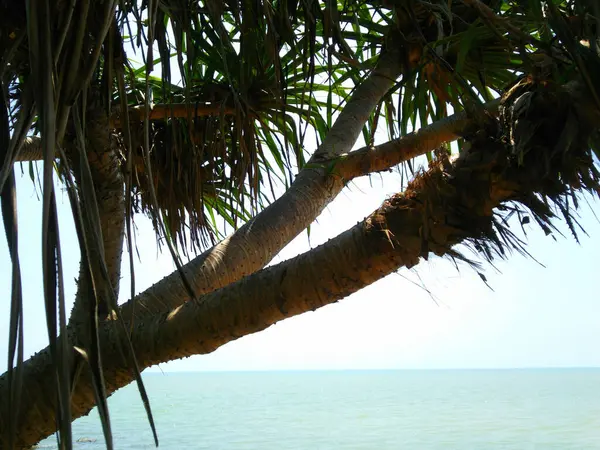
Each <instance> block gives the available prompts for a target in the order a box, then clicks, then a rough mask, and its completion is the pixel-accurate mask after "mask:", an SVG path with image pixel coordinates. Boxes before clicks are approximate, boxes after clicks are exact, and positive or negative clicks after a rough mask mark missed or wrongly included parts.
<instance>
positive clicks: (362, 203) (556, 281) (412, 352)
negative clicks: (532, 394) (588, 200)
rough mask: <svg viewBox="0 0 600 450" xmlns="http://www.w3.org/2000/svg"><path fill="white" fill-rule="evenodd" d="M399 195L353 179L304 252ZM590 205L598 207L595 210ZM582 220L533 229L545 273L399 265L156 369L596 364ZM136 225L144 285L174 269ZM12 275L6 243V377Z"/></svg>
mask: <svg viewBox="0 0 600 450" xmlns="http://www.w3.org/2000/svg"><path fill="white" fill-rule="evenodd" d="M18 178H19V180H18V200H19V213H20V221H19V222H20V233H21V247H20V248H21V264H22V268H23V274H24V296H25V300H24V301H25V346H26V354H27V355H30V354H31V353H33V352H34V351H37V350H39V349H40V348H42V347H43V346H45V345H46V343H47V335H46V325H45V318H44V306H43V299H42V286H41V277H40V275H41V265H40V243H41V231H40V227H41V225H40V209H41V208H40V207H41V203H40V201H39V200H38V199H37V198H36V194H35V192H34V187H33V184H32V183H31V181H30V180H29V178H28V176H27V175H25V176H24V177H21V176H20V175H18ZM399 188H400V185H399V178H398V177H397V176H394V175H387V176H386V178H385V179H384V180H383V181H382V179H381V177H379V176H373V177H372V179H371V181H370V182H369V180H368V179H363V180H360V181H359V182H358V183H357V184H356V185H355V186H353V187H352V188H350V189H346V190H345V191H344V192H343V193H342V194H341V195H340V197H339V198H338V199H337V200H336V201H335V202H334V203H333V204H332V205H331V206H330V207H329V208H328V209H327V210H326V211H325V213H324V214H323V215H322V216H321V217H320V218H319V221H318V224H316V225H314V226H313V228H312V232H311V240H310V245H312V246H313V247H314V246H316V245H318V244H320V243H321V242H323V241H325V240H327V239H328V238H331V237H333V236H335V235H337V234H338V233H339V232H341V231H343V230H345V229H347V228H348V227H350V226H352V225H354V224H355V223H356V222H358V221H359V220H362V218H364V216H366V215H367V214H369V213H370V212H371V211H372V210H373V209H375V208H376V207H377V206H378V205H379V204H380V203H381V201H382V200H383V199H385V198H386V196H388V195H390V194H392V193H393V192H395V191H397V190H399ZM58 202H59V215H60V223H61V241H62V243H63V255H64V258H65V261H64V265H65V279H66V280H67V283H68V288H67V292H66V293H67V299H68V300H70V299H72V297H73V292H74V279H75V278H76V276H77V270H78V246H77V239H76V236H75V232H74V229H73V226H72V222H71V213H70V211H69V208H68V200H67V197H66V194H64V193H62V192H61V193H59V200H58ZM584 203H585V202H584ZM592 205H593V206H594V207H595V208H596V209H600V208H598V206H599V203H597V202H595V203H593V204H592ZM581 223H582V224H583V225H584V227H585V228H586V230H587V231H588V232H589V234H590V236H591V237H587V236H585V235H582V236H581V243H582V245H581V246H579V245H577V244H576V243H575V242H574V241H573V240H572V239H571V238H570V237H569V235H568V232H567V233H566V238H560V237H559V238H558V241H557V242H555V241H554V240H553V239H552V238H550V237H545V236H544V235H543V233H542V232H541V231H539V230H537V229H532V232H531V233H530V236H529V238H530V246H529V251H530V252H531V253H532V254H533V255H534V256H535V257H536V258H537V259H538V261H540V262H541V263H543V264H544V265H545V266H546V267H545V268H544V267H542V266H540V265H539V264H537V263H536V262H534V261H532V260H528V259H525V258H523V257H522V256H519V255H516V254H515V255H513V256H512V257H510V259H509V260H508V261H503V262H498V263H497V264H496V268H497V269H498V270H495V269H494V268H493V267H491V266H489V265H488V266H486V276H487V279H488V281H489V284H490V285H491V287H492V288H493V289H494V290H493V291H492V290H490V289H489V288H487V287H486V286H485V285H484V284H483V283H482V281H481V280H480V278H479V277H478V275H477V274H476V273H475V272H474V271H473V270H472V269H470V268H468V267H466V266H463V267H461V268H460V271H459V272H457V271H456V269H455V268H454V266H453V264H452V263H451V262H449V261H447V260H443V259H440V258H432V259H431V260H430V261H429V262H422V263H421V264H420V265H419V266H418V267H417V268H416V270H411V271H408V270H405V269H403V270H401V271H400V272H399V274H394V275H391V276H389V277H387V278H386V279H384V280H381V281H379V282H378V283H375V284H373V285H372V286H370V287H368V288H366V289H364V290H363V291H361V292H359V293H356V294H354V295H352V296H351V297H349V298H347V299H345V300H343V301H341V302H339V303H337V304H334V305H331V306H327V307H325V308H322V309H321V310H318V311H316V312H309V313H306V314H303V315H301V316H299V317H295V318H292V319H288V320H286V321H284V322H281V323H278V324H276V325H275V326H273V327H271V328H269V329H268V330H266V331H263V332H261V333H258V334H255V335H251V336H247V337H244V338H242V339H240V340H238V341H235V342H232V343H230V344H227V345H225V346H224V347H222V348H220V349H219V350H217V351H216V352H214V353H213V354H211V355H204V356H195V357H192V358H188V359H186V360H181V361H177V362H172V363H169V364H163V365H161V366H160V369H162V370H164V371H174V370H269V369H350V368H356V369H357V368H360V369H369V368H377V369H379V368H463V367H485V368H490V367H548V366H560V367H563V366H600V351H599V350H598V349H597V343H598V342H600V314H599V313H600V304H599V301H600V296H599V295H598V292H597V291H598V278H596V277H597V276H598V275H597V273H598V270H597V259H596V254H597V251H598V250H599V249H600V245H599V244H600V224H599V223H598V221H597V219H596V218H595V217H594V215H593V214H592V212H591V211H590V210H589V208H588V207H587V206H584V207H583V210H582V219H581ZM137 224H138V227H139V233H140V234H139V236H138V246H139V250H140V253H141V256H142V260H143V264H139V263H137V266H136V268H137V274H136V283H137V287H138V290H142V289H145V288H146V287H148V286H150V285H152V284H153V283H155V282H156V281H158V280H159V279H160V278H161V277H162V276H164V275H166V274H168V273H170V272H171V271H172V270H173V264H172V262H171V261H170V257H169V256H168V254H166V253H165V254H163V255H159V256H158V257H157V249H156V245H155V240H154V236H153V233H152V230H151V227H150V223H149V221H148V220H146V219H143V218H141V217H139V218H137ZM310 245H309V243H308V240H307V237H306V234H303V235H302V236H299V237H298V238H297V239H296V240H295V241H294V242H293V243H292V244H290V245H289V246H288V247H287V248H286V249H285V250H284V251H283V252H282V254H281V255H280V256H279V257H278V258H277V259H276V262H278V261H281V260H283V259H287V258H288V257H292V256H294V255H296V254H298V253H299V252H302V251H306V250H308V249H309V248H310ZM9 276H10V271H9V258H8V251H7V248H6V241H5V238H4V236H2V239H0V286H2V288H3V289H4V292H5V301H4V302H2V305H3V306H2V308H3V310H2V311H0V317H1V319H0V333H2V335H3V336H5V338H4V339H3V341H2V342H3V345H2V346H0V370H2V371H3V370H4V369H5V368H6V342H7V341H6V337H7V335H8V334H7V333H8V331H7V325H8V313H9V302H8V296H9V291H10V278H9ZM123 276H124V279H123V282H122V285H121V298H125V296H126V293H127V292H128V290H129V289H128V288H129V286H128V275H127V271H126V270H125V271H124V273H123ZM419 285H422V286H424V288H423V287H419ZM425 289H427V290H429V292H430V293H431V294H430V293H428V292H426V290H425ZM432 296H433V298H432ZM434 299H435V301H434ZM436 302H437V304H436ZM152 370H159V368H153V369H152Z"/></svg>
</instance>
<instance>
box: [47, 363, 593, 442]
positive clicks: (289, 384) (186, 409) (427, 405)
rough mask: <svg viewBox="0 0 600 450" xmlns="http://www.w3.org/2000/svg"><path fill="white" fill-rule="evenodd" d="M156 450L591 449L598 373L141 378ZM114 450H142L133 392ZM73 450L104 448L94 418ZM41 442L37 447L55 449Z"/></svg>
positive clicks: (117, 414) (86, 421)
mask: <svg viewBox="0 0 600 450" xmlns="http://www.w3.org/2000/svg"><path fill="white" fill-rule="evenodd" d="M144 378H145V382H146V387H147V389H148V392H149V396H150V400H151V403H152V408H153V411H154V415H155V419H156V425H157V427H158V433H159V439H160V448H167V449H232V450H242V449H243V450H249V449H436V450H437V449H561V450H562V449H600V369H540V370H447V371H339V372H338V371H335V372H334V371H331V372H226V373H167V374H145V375H144ZM109 405H110V408H111V410H110V411H111V418H112V421H113V432H114V436H115V448H117V449H144V448H153V441H152V435H151V432H150V429H149V426H148V424H147V421H146V419H145V415H144V409H143V406H142V404H141V401H140V400H139V395H138V393H137V391H136V389H135V387H134V386H133V385H130V386H128V387H127V388H125V389H122V390H120V391H119V392H117V393H116V394H115V395H114V396H112V397H111V398H110V400H109ZM73 432H74V438H75V439H84V440H89V441H92V442H89V441H87V442H80V443H78V444H77V446H76V448H78V449H90V450H92V449H98V448H104V444H103V440H102V434H101V430H100V425H99V422H98V419H97V414H96V412H95V410H94V411H93V412H92V413H91V414H90V415H89V417H84V418H82V419H79V420H78V421H77V422H75V424H74V430H73ZM54 442H55V441H53V440H52V439H47V440H45V441H43V442H42V443H41V445H40V447H41V448H55V447H56V446H55V445H53V443H54Z"/></svg>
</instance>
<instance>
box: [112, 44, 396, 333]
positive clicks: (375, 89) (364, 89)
mask: <svg viewBox="0 0 600 450" xmlns="http://www.w3.org/2000/svg"><path fill="white" fill-rule="evenodd" d="M402 69H403V66H402V60H401V58H400V56H399V55H398V53H397V52H395V51H393V52H389V53H387V54H384V55H383V56H382V58H381V60H380V63H379V64H378V66H377V68H376V69H375V70H374V71H373V72H372V73H371V74H370V75H369V77H368V78H367V79H366V80H365V81H364V82H363V83H362V84H360V85H359V86H357V88H356V90H355V92H354V94H353V95H352V97H351V98H350V100H349V101H348V104H347V105H346V106H345V107H344V109H343V110H342V112H341V113H340V115H339V117H338V118H337V120H336V121H335V123H334V125H333V126H332V128H331V130H330V131H329V133H327V137H326V138H325V140H324V142H323V143H322V145H321V146H320V147H319V149H317V151H316V152H315V154H314V155H313V157H312V158H311V160H310V161H309V162H308V164H307V167H306V168H304V169H302V170H301V171H300V173H299V174H298V176H297V177H296V180H295V181H294V183H292V186H291V187H290V188H289V189H288V190H287V191H286V192H285V193H284V194H283V195H282V196H281V197H280V198H279V199H277V200H276V201H275V202H273V203H272V204H271V205H269V206H268V207H267V208H266V209H265V210H264V211H262V212H261V213H259V214H258V215H257V216H256V217H254V218H253V219H251V220H250V221H249V222H248V223H246V224H245V225H244V226H242V227H241V228H240V229H239V230H237V231H236V232H235V233H234V234H233V235H231V236H230V237H228V238H227V239H224V240H223V241H222V242H220V243H219V244H217V245H216V246H214V247H213V248H211V249H210V250H208V251H206V252H204V253H203V254H202V255H200V256H198V257H196V258H194V259H193V260H192V261H190V262H189V263H188V264H186V266H185V267H184V270H185V272H186V275H187V276H188V277H189V280H191V284H192V286H193V288H194V291H195V293H196V295H197V296H200V295H202V294H204V293H207V292H211V291H213V290H215V289H219V288H221V287H223V286H227V285H228V284H230V283H233V282H235V281H237V280H239V279H240V278H242V277H244V276H246V275H249V274H251V273H253V272H255V271H257V270H260V269H261V268H263V267H264V266H265V265H266V264H267V263H268V262H269V261H270V260H271V259H273V258H274V257H275V255H277V253H279V251H280V250H281V249H282V248H283V247H285V246H286V245H287V244H288V243H289V242H290V241H291V240H292V239H294V238H295V237H296V236H297V235H298V234H300V233H301V232H302V231H304V230H305V229H306V228H307V227H308V226H309V225H310V224H311V223H312V222H313V221H314V220H315V219H316V218H317V217H318V216H319V214H320V213H321V212H322V211H323V209H324V208H325V207H326V206H327V205H328V204H329V203H330V202H331V201H332V200H333V199H334V198H335V197H336V196H337V195H338V194H339V193H340V192H341V190H342V189H343V187H344V181H343V180H341V179H340V178H339V177H329V176H327V168H326V167H323V166H324V165H322V164H314V162H315V161H318V160H323V159H327V158H331V157H335V156H337V155H341V154H343V153H347V152H349V151H350V150H351V149H352V146H353V145H354V144H355V142H356V140H357V139H358V136H359V135H360V133H361V130H362V128H363V126H364V124H365V123H366V122H367V120H368V118H369V116H370V114H371V112H372V111H373V110H374V108H375V107H376V105H377V104H378V103H379V102H380V101H381V99H382V97H383V96H384V95H385V94H386V93H387V92H388V90H389V89H390V88H391V87H392V86H393V85H394V83H395V81H396V79H397V78H398V76H399V75H400V74H401V72H402ZM163 287H164V289H165V290H162V289H163ZM155 288H156V289H155V291H154V295H152V296H147V295H143V294H142V295H140V296H138V297H137V299H136V301H135V313H134V311H133V304H134V303H133V302H131V301H130V302H128V303H126V304H124V305H123V306H122V308H121V311H122V314H123V318H124V319H125V320H129V319H130V318H131V317H132V315H134V316H135V317H136V321H137V319H142V318H143V317H148V316H152V315H154V314H157V313H162V312H165V311H170V310H171V309H173V308H175V307H177V306H179V305H181V304H183V303H184V302H186V301H187V300H188V299H189V295H188V293H187V292H186V290H185V288H184V287H183V284H182V283H181V281H180V279H179V274H177V273H174V274H172V275H169V276H168V277H166V278H165V279H164V280H162V282H161V283H160V284H158V285H155Z"/></svg>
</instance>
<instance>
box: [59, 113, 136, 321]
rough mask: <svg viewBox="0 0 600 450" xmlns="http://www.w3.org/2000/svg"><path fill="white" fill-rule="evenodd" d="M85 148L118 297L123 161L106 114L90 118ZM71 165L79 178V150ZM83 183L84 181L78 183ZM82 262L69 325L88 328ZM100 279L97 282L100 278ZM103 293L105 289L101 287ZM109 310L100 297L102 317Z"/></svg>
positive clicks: (87, 290)
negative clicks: (92, 119) (120, 160)
mask: <svg viewBox="0 0 600 450" xmlns="http://www.w3.org/2000/svg"><path fill="white" fill-rule="evenodd" d="M86 138H87V142H86V148H85V149H79V150H78V151H85V152H86V155H87V158H88V161H89V167H90V172H91V177H92V181H93V183H94V191H95V194H96V203H97V206H98V214H99V216H98V217H99V220H100V231H101V232H102V241H103V249H104V260H105V263H106V268H107V271H108V275H109V281H110V287H111V288H112V290H113V291H114V294H115V298H118V293H119V284H120V276H121V256H122V253H123V239H124V235H125V185H124V179H123V173H122V171H121V167H120V162H119V159H118V157H117V152H116V151H115V147H116V143H115V142H114V137H112V136H111V134H110V130H109V128H108V121H107V120H106V118H105V117H99V118H97V120H94V121H90V122H89V123H88V124H87V127H86ZM72 160H73V161H72V164H73V168H74V171H75V174H76V178H80V176H79V175H78V174H79V173H80V171H81V170H82V168H81V167H80V163H79V153H78V152H75V153H74V154H73V155H72ZM78 184H79V185H80V186H81V183H78ZM84 264H87V262H85V261H82V262H81V266H80V270H79V280H78V283H77V293H76V296H75V303H74V306H73V310H72V312H71V317H70V320H69V325H70V326H71V327H72V328H75V329H76V330H77V329H78V328H79V327H80V326H84V325H83V324H85V327H87V323H88V321H89V311H90V307H91V305H90V304H89V303H90V302H91V301H92V299H90V298H88V294H89V292H90V290H89V280H88V277H87V271H86V269H85V266H84ZM97 282H98V281H97ZM99 291H100V292H104V289H99ZM108 311H109V307H108V299H106V298H101V299H99V304H98V314H99V316H100V318H101V319H102V318H104V317H106V314H107V313H108Z"/></svg>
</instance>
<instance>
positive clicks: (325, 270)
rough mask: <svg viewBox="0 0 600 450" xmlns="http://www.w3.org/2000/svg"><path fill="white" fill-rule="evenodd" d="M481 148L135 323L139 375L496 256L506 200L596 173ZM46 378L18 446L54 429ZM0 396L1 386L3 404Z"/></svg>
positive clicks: (30, 376)
mask: <svg viewBox="0 0 600 450" xmlns="http://www.w3.org/2000/svg"><path fill="white" fill-rule="evenodd" d="M481 142H483V143H484V145H481ZM481 142H480V145H475V146H474V147H472V148H471V149H470V150H467V151H465V152H463V153H462V154H461V156H460V157H459V158H458V159H457V161H456V162H455V163H454V164H450V162H449V161H447V160H446V161H441V162H440V163H439V164H437V165H435V166H434V167H432V168H431V169H430V170H429V171H428V172H426V173H425V174H423V175H421V176H419V177H417V178H416V179H415V180H414V181H413V182H411V184H410V185H409V186H408V188H407V190H406V191H405V192H404V193H403V194H398V195H396V196H394V197H393V198H391V199H390V200H388V201H386V202H385V203H384V204H383V206H382V207H381V208H379V209H378V210H377V211H375V212H374V213H373V214H372V215H371V216H369V217H368V218H367V219H365V220H364V221H363V222H361V223H359V224H358V225H356V226H355V227H353V228H351V229H350V230H348V231H346V232H345V233H342V234H341V235H339V236H338V237H336V238H335V239H332V240H330V241H329V242H327V243H326V244H323V245H321V246H320V247H318V248H316V249H314V250H311V251H309V252H307V253H305V254H303V255H300V256H298V257H296V258H293V259H291V260H289V261H285V262H283V263H281V264H279V265H277V266H273V267H270V268H267V269H264V270H262V271H260V272H257V273H255V274H253V275H252V276H249V277H246V278H244V279H242V280H240V281H238V282H236V283H233V284H231V285H229V286H227V287H224V288H222V289H219V290H217V291H213V292H211V293H209V294H207V295H205V296H203V297H202V298H200V299H199V300H198V301H193V302H187V303H186V304H184V305H181V306H180V307H178V308H176V309H174V310H173V311H171V312H164V313H161V314H159V315H156V316H155V317H145V318H144V319H143V320H139V321H137V322H136V326H135V328H134V332H133V335H132V339H133V342H134V346H135V349H136V354H137V357H138V361H139V363H140V366H141V367H143V368H145V367H149V366H151V365H153V364H157V363H160V362H166V361H170V360H173V359H177V358H181V357H184V356H189V355H193V354H203V353H209V352H212V351H214V350H215V349H216V348H218V347H219V346H221V345H223V344H225V343H227V342H230V341H231V340H234V339H237V338H239V337H242V336H244V335H247V334H249V333H254V332H257V331H260V330H263V329H265V328H267V327H268V326H270V325H272V324H274V323H276V322H277V321H280V320H283V319H285V318H288V317H291V316H294V315H297V314H301V313H303V312H306V311H310V310H315V309H317V308H320V307H322V306H324V305H327V304H330V303H332V302H336V301H338V300H339V299H342V298H344V297H346V296H348V295H350V294H351V293H353V292H355V291H357V290H359V289H361V288H363V287H364V286H367V285H369V284H371V283H373V282H374V281H376V280H378V279H380V278H383V277H384V276H386V275H387V274H389V273H391V272H393V271H395V270H397V269H398V268H399V267H402V266H406V267H412V266H414V265H415V264H417V263H418V262H419V260H420V258H427V257H428V256H429V255H430V254H432V253H433V254H436V255H444V254H451V255H453V256H455V255H456V252H455V251H454V250H453V248H452V247H453V246H454V245H455V244H457V243H460V242H463V241H465V240H468V241H470V242H472V243H473V244H474V245H475V247H477V246H479V248H482V249H486V257H489V255H490V254H491V253H489V252H490V251H492V252H493V251H494V250H495V251H496V252H497V253H498V254H502V252H503V250H504V249H503V245H505V244H504V243H503V242H506V241H505V240H504V241H503V240H501V239H499V234H498V233H502V232H503V231H502V230H499V229H498V228H497V227H498V224H497V223H495V222H494V220H493V209H494V208H495V207H497V206H499V205H500V204H501V203H502V202H506V201H519V200H523V201H527V199H531V198H532V194H533V193H534V192H537V191H538V190H543V189H545V188H546V187H548V186H551V185H552V182H554V180H556V179H558V178H553V177H558V176H559V175H557V174H560V171H559V172H557V170H556V169H558V168H560V167H562V166H561V164H563V163H565V164H567V167H572V166H571V164H572V163H574V162H575V163H576V164H579V165H580V167H583V168H584V170H585V169H586V164H588V165H589V164H592V160H591V158H587V157H584V156H585V155H579V154H578V155H574V156H573V157H570V156H568V155H567V158H565V154H561V153H558V154H555V156H554V157H553V161H547V162H549V164H550V166H548V167H552V168H553V170H551V171H548V170H539V169H540V167H538V166H539V164H531V161H534V162H535V161H539V160H542V158H544V157H545V156H547V152H545V150H544V149H543V148H542V149H540V148H536V150H537V154H530V155H528V159H529V161H528V162H529V164H525V165H522V164H520V162H519V161H518V158H514V157H513V156H512V155H511V149H510V148H508V146H507V145H506V144H505V143H503V142H498V141H490V140H487V139H485V140H483V141H481ZM588 156H589V155H588ZM586 158H587V159H586ZM545 161H546V160H545ZM565 161H566V162H565ZM582 161H583V163H582ZM578 173H581V174H583V175H585V174H584V173H583V172H578ZM552 189H554V186H553V187H552ZM502 238H503V239H506V235H502ZM515 245H518V243H517V242H516V241H515ZM168 281H169V280H166V281H165V280H163V281H161V282H160V283H159V284H158V285H156V286H154V287H152V288H150V289H148V291H147V292H146V295H148V296H151V295H152V294H153V293H154V292H155V291H156V290H157V289H158V290H168V289H167V288H168V286H165V284H166V283H168ZM117 329H118V328H117V327H116V324H115V323H111V322H108V323H106V324H105V325H104V327H103V329H102V333H101V339H102V342H103V360H104V362H105V365H104V370H105V379H106V385H107V391H108V392H109V393H110V392H113V391H114V390H116V389H118V388H120V387H122V386H124V385H126V384H128V383H129V382H131V381H132V379H133V376H132V374H131V372H130V371H128V370H126V369H125V368H124V367H125V363H124V361H123V360H122V357H121V352H120V351H119V344H118V342H119V339H120V338H119V335H118V332H117ZM51 370H52V365H51V363H50V358H49V356H48V352H47V350H44V351H43V352H41V353H40V354H38V355H35V356H34V357H32V358H31V359H30V360H29V361H27V363H26V364H25V368H24V371H25V386H27V391H26V393H25V395H24V399H23V407H22V409H21V411H22V412H21V415H20V417H19V422H18V423H19V427H20V428H19V439H20V441H19V442H20V444H21V445H23V446H25V445H31V444H33V443H35V442H37V441H38V440H40V439H42V438H43V437H45V436H47V435H48V434H50V433H51V432H52V431H53V430H54V426H55V421H54V418H53V415H54V405H53V399H54V397H53V396H52V395H48V393H51V392H53V391H52V386H51V381H50V380H52V377H51V376H50V371H51ZM6 395H7V391H6V379H5V377H2V378H0V402H2V398H6ZM72 399H73V417H74V418H76V417H79V416H80V415H82V414H86V413H87V412H88V411H89V410H90V409H91V408H92V407H93V405H94V397H93V393H92V389H91V385H90V383H89V380H87V379H86V378H85V377H84V378H83V379H82V380H81V381H80V382H79V383H78V384H77V385H76V386H75V389H74V391H73V397H72ZM6 422H7V421H6V418H5V417H4V418H2V420H0V424H5V423H6ZM0 426H2V425H0ZM0 431H2V430H0Z"/></svg>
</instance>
